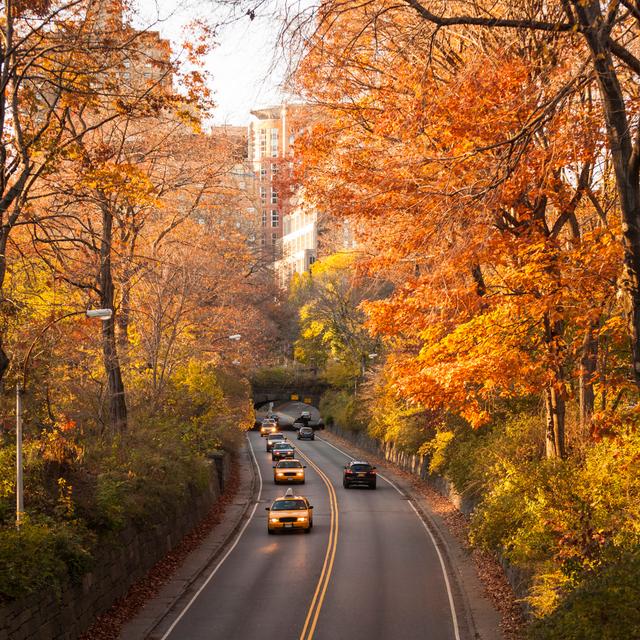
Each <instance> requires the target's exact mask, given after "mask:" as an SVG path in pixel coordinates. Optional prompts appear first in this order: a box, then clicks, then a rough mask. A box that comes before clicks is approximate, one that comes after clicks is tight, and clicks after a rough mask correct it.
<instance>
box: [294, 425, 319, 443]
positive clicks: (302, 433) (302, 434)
mask: <svg viewBox="0 0 640 640" xmlns="http://www.w3.org/2000/svg"><path fill="white" fill-rule="evenodd" d="M315 439H316V434H315V432H314V431H313V429H312V428H311V427H300V429H299V430H298V440H315Z"/></svg>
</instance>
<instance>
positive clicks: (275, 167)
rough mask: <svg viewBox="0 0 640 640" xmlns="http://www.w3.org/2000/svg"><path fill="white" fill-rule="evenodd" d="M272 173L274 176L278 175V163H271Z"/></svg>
mask: <svg viewBox="0 0 640 640" xmlns="http://www.w3.org/2000/svg"><path fill="white" fill-rule="evenodd" d="M271 173H272V174H273V175H274V176H275V175H277V174H278V163H277V162H272V163H271Z"/></svg>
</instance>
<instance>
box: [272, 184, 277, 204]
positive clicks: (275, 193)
mask: <svg viewBox="0 0 640 640" xmlns="http://www.w3.org/2000/svg"><path fill="white" fill-rule="evenodd" d="M271 204H278V190H277V189H274V188H273V187H271Z"/></svg>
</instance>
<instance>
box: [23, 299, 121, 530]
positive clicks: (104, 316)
mask: <svg viewBox="0 0 640 640" xmlns="http://www.w3.org/2000/svg"><path fill="white" fill-rule="evenodd" d="M82 314H86V316H87V318H96V319H99V320H102V321H103V322H104V321H105V320H110V319H111V316H112V315H113V310H112V309H87V310H86V311H72V312H71V313H66V314H65V315H63V316H60V317H59V318H56V319H55V320H52V321H51V322H49V323H48V324H47V325H46V326H45V327H44V328H43V329H42V331H40V333H38V335H37V336H36V337H35V338H34V339H33V342H32V343H31V345H30V346H29V349H28V350H27V355H26V356H25V357H24V362H23V363H22V380H21V381H20V382H18V383H17V384H16V527H18V528H20V524H21V521H22V514H23V513H24V478H23V473H22V396H23V395H24V393H25V389H26V387H27V370H28V367H29V358H31V352H32V351H33V348H34V347H35V346H36V343H37V342H38V340H40V338H41V337H42V336H43V335H44V334H45V333H46V332H47V331H48V330H49V329H50V328H51V327H52V326H53V325H54V324H57V323H58V322H60V321H61V320H65V319H66V318H71V317H72V316H79V315H82Z"/></svg>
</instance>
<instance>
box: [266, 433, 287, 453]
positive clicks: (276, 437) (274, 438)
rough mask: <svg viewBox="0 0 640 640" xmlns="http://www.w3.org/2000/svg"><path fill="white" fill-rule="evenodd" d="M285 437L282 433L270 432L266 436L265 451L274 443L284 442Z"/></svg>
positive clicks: (269, 449)
mask: <svg viewBox="0 0 640 640" xmlns="http://www.w3.org/2000/svg"><path fill="white" fill-rule="evenodd" d="M285 440H286V438H285V437H284V435H283V434H282V433H270V434H269V435H268V436H267V451H271V448H272V447H273V445H274V444H276V443H280V442H284V441H285Z"/></svg>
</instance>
